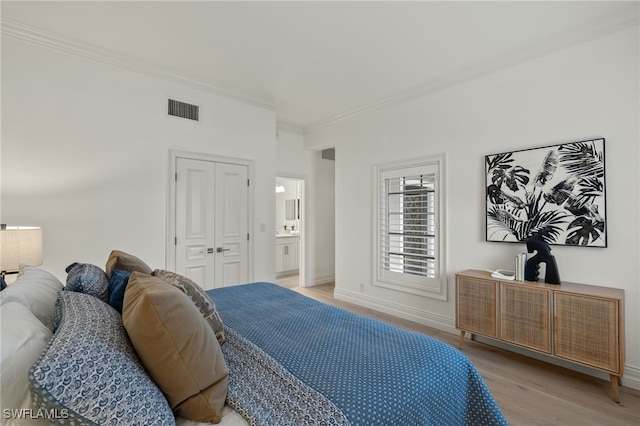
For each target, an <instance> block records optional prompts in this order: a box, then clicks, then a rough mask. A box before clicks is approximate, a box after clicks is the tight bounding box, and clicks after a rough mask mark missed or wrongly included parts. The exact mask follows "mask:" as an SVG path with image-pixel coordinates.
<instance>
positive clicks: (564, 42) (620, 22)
mask: <svg viewBox="0 0 640 426" xmlns="http://www.w3.org/2000/svg"><path fill="white" fill-rule="evenodd" d="M630 3H633V2H630ZM639 22H640V18H639V17H638V14H637V13H636V11H635V9H631V8H630V9H628V10H623V11H621V12H619V13H615V14H611V15H608V16H604V17H602V18H601V19H597V20H594V21H592V22H589V23H586V24H584V25H581V26H579V27H577V28H573V29H571V30H569V31H565V32H563V33H561V34H556V35H553V36H550V37H548V38H546V39H544V40H541V41H537V42H535V43H532V44H530V45H529V46H526V47H522V48H519V49H516V50H514V51H512V52H508V53H506V54H503V55H500V56H497V57H494V58H490V59H488V60H485V61H483V62H480V63H477V64H475V65H472V66H469V67H467V68H464V69H461V70H458V71H457V72H453V73H450V74H448V75H445V76H442V77H440V78H435V79H433V80H431V81H429V82H427V83H425V84H422V85H418V86H415V87H412V88H409V89H407V90H404V91H402V92H399V93H395V94H393V95H391V96H387V97H385V98H381V99H378V100H377V101H375V102H372V103H370V104H368V105H363V106H361V107H359V108H355V109H353V110H351V111H348V112H346V113H344V114H339V115H336V116H334V117H331V118H328V119H326V120H321V121H318V122H316V123H313V124H310V125H308V126H305V127H302V128H299V127H297V126H294V125H291V124H288V123H285V122H278V123H277V125H278V127H279V128H281V129H282V130H288V131H293V132H294V133H298V132H301V133H302V134H303V135H307V134H311V133H313V132H315V131H318V130H320V129H323V128H326V127H331V126H333V125H337V124H340V123H342V122H345V121H350V120H354V119H356V118H359V117H362V116H364V115H367V114H369V113H371V112H375V111H379V110H381V109H385V108H388V107H391V106H394V105H398V104H401V103H404V102H408V101H410V100H413V99H416V98H420V97H423V96H426V95H429V94H432V93H435V92H438V91H440V90H443V89H446V88H449V87H453V86H456V85H458V84H461V83H464V82H467V81H470V80H474V79H477V78H480V77H482V76H485V75H488V74H491V73H494V72H497V71H500V70H502V69H506V68H509V67H512V66H515V65H519V64H522V63H526V62H529V61H531V60H534V59H537V58H540V57H543V56H547V55H550V54H552V53H556V52H558V51H561V50H564V49H567V48H570V47H573V46H577V45H579V44H582V43H586V42H589V41H591V40H595V39H597V38H600V37H604V36H606V35H609V34H612V33H615V32H617V31H621V30H624V29H626V28H629V27H632V26H635V25H638V23H639ZM0 27H1V28H0V29H1V32H2V35H4V36H7V37H11V38H13V39H16V40H20V41H23V42H26V43H30V44H34V45H37V46H41V47H47V48H50V49H53V50H58V51H61V52H65V53H70V54H74V55H77V56H82V57H85V58H88V59H92V60H95V61H98V62H102V63H106V64H110V65H113V66H117V67H120V68H124V69H128V70H131V71H135V72H138V73H141V74H146V75H150V76H152V77H155V78H160V79H164V80H168V81H172V82H178V83H181V84H184V85H186V86H190V87H193V88H195V89H199V90H203V91H206V92H211V93H214V94H217V95H219V96H222V97H225V98H229V99H234V100H237V101H240V102H244V103H248V104H250V105H254V106H257V107H261V108H265V109H268V110H270V111H276V107H275V105H274V104H273V103H272V102H270V101H268V100H265V99H258V98H255V97H251V96H247V95H244V94H241V93H238V92H234V91H231V90H228V89H225V88H222V87H218V86H215V85H213V84H211V83H210V82H207V81H203V80H200V79H197V78H195V77H192V76H187V75H184V73H181V72H179V71H177V70H173V69H170V68H168V67H164V66H160V65H158V64H154V63H151V62H147V61H143V60H141V59H139V58H136V57H133V56H130V55H125V54H123V53H120V52H117V51H114V50H110V49H106V48H102V47H100V46H97V45H94V44H90V43H87V42H83V41H80V40H77V39H74V38H71V37H67V36H64V35H61V34H56V33H53V32H51V31H48V30H44V29H42V28H38V27H35V26H31V25H27V24H24V23H21V22H18V21H16V20H13V19H10V18H6V17H1V19H0ZM294 129H295V130H294Z"/></svg>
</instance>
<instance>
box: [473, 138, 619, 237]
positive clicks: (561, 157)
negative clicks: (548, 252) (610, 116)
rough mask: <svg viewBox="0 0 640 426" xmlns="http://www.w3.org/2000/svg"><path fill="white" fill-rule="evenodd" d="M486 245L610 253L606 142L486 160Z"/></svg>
mask: <svg viewBox="0 0 640 426" xmlns="http://www.w3.org/2000/svg"><path fill="white" fill-rule="evenodd" d="M485 192H486V194H485V200H486V240H487V241H499V242H512V243H522V242H524V241H526V240H527V239H528V238H531V237H534V238H539V239H542V240H543V241H545V242H546V243H547V244H550V245H567V246H580V247H607V221H606V184H605V139H604V138H599V139H591V140H585V141H580V142H571V143H563V144H557V145H549V146H544V147H540V148H533V149H525V150H518V151H511V152H504V153H500V154H491V155H486V156H485Z"/></svg>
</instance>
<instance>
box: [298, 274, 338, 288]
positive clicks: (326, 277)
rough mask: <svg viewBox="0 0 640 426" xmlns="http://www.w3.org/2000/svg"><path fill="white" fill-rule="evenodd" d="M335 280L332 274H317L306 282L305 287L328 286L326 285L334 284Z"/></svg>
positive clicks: (334, 275)
mask: <svg viewBox="0 0 640 426" xmlns="http://www.w3.org/2000/svg"><path fill="white" fill-rule="evenodd" d="M335 280H336V274H335V273H333V272H332V273H329V274H319V275H315V276H313V277H311V278H310V279H309V280H307V283H306V285H305V287H313V286H316V285H321V284H328V283H331V282H334V281H335Z"/></svg>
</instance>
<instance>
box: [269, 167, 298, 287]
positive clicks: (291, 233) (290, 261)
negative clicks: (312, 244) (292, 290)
mask: <svg viewBox="0 0 640 426" xmlns="http://www.w3.org/2000/svg"><path fill="white" fill-rule="evenodd" d="M304 183H305V181H304V179H299V178H293V177H276V214H275V218H276V235H275V237H276V238H275V240H276V241H275V245H276V283H278V284H279V285H281V286H283V287H304V286H305V279H304V277H305V272H304V271H305V267H304V266H305V256H304V247H305V245H304V241H305V221H304V217H305V210H304V206H305V202H304Z"/></svg>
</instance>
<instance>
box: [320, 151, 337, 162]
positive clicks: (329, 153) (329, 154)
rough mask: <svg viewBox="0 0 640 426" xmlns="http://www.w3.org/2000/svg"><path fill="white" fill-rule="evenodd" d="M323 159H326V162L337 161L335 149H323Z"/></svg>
mask: <svg viewBox="0 0 640 426" xmlns="http://www.w3.org/2000/svg"><path fill="white" fill-rule="evenodd" d="M322 158H324V159H325V160H335V159H336V150H335V148H329V149H323V150H322Z"/></svg>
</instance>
